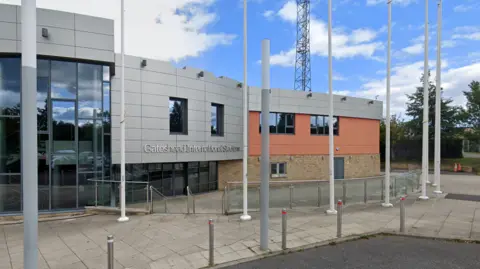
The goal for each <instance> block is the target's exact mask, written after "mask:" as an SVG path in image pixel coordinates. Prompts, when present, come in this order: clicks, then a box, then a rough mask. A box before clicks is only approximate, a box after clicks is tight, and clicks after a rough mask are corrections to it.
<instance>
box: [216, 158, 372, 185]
mask: <svg viewBox="0 0 480 269" xmlns="http://www.w3.org/2000/svg"><path fill="white" fill-rule="evenodd" d="M335 157H344V161H345V171H344V173H345V178H359V177H371V176H377V175H379V174H380V155H379V154H362V155H346V156H345V155H338V156H335ZM259 158H260V157H256V156H250V157H249V158H248V180H250V181H260V159H259ZM270 162H271V163H279V162H284V163H287V174H286V176H285V177H279V178H272V179H271V180H328V155H292V156H288V155H280V156H271V157H270ZM218 176H219V182H218V188H219V190H222V189H223V188H224V186H225V183H226V182H231V181H242V161H241V160H234V161H221V162H219V165H218Z"/></svg>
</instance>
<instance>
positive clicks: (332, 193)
mask: <svg viewBox="0 0 480 269" xmlns="http://www.w3.org/2000/svg"><path fill="white" fill-rule="evenodd" d="M328 95H329V113H328V159H329V164H328V174H329V176H330V179H329V180H330V208H329V209H328V210H327V214H331V215H335V214H337V210H335V185H334V184H335V182H334V171H333V168H334V167H333V160H334V158H333V88H332V0H328Z"/></svg>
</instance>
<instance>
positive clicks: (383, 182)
mask: <svg viewBox="0 0 480 269" xmlns="http://www.w3.org/2000/svg"><path fill="white" fill-rule="evenodd" d="M388 191H390V187H389V190H388ZM381 193H382V194H381V198H380V201H383V200H385V179H382V191H381Z"/></svg>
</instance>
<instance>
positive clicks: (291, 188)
mask: <svg viewBox="0 0 480 269" xmlns="http://www.w3.org/2000/svg"><path fill="white" fill-rule="evenodd" d="M292 208H293V185H290V209H292Z"/></svg>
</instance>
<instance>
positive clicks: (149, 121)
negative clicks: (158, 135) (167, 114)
mask: <svg viewBox="0 0 480 269" xmlns="http://www.w3.org/2000/svg"><path fill="white" fill-rule="evenodd" d="M142 128H145V129H152V130H153V129H163V130H169V129H170V125H169V119H168V118H165V119H162V118H142Z"/></svg>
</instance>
